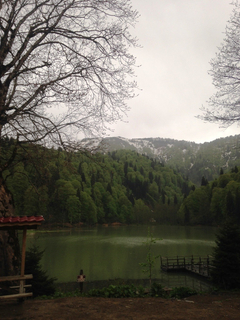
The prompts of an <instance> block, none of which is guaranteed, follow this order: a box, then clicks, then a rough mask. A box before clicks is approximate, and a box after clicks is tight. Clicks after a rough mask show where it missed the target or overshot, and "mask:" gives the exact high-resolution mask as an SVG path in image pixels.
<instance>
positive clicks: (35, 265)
mask: <svg viewBox="0 0 240 320" xmlns="http://www.w3.org/2000/svg"><path fill="white" fill-rule="evenodd" d="M43 253H44V251H40V250H39V247H38V246H36V245H33V246H32V247H31V248H30V249H29V250H27V251H26V263H25V264H26V265H25V273H26V274H32V275H33V279H32V280H30V282H31V284H32V288H31V289H30V290H31V292H33V296H34V297H37V296H42V295H47V296H49V295H53V294H54V293H55V286H54V281H56V278H49V277H48V276H47V273H46V271H43V270H42V268H41V265H40V261H41V259H42V256H43Z"/></svg>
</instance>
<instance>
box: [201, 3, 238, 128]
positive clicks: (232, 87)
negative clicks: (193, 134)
mask: <svg viewBox="0 0 240 320" xmlns="http://www.w3.org/2000/svg"><path fill="white" fill-rule="evenodd" d="M232 4H233V5H234V8H233V12H232V15H231V17H230V20H229V21H228V24H227V26H226V30H225V39H224V41H223V43H222V44H221V46H220V47H219V48H218V52H217V53H216V56H215V58H214V59H212V60H211V62H210V64H211V70H210V72H209V74H210V75H211V77H212V79H213V84H214V86H215V87H216V93H215V94H214V95H213V96H212V97H211V98H210V99H209V101H208V107H207V108H202V110H203V113H204V115H202V116H199V118H201V119H204V120H206V121H209V122H218V123H220V124H221V126H223V127H228V126H230V125H232V124H233V123H236V122H238V121H239V120H240V4H239V2H238V1H234V2H233V3H232Z"/></svg>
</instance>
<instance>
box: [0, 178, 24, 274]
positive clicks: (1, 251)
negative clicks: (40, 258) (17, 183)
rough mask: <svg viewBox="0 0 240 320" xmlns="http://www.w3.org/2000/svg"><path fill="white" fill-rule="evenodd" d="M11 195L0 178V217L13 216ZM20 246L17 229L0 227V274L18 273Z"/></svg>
mask: <svg viewBox="0 0 240 320" xmlns="http://www.w3.org/2000/svg"><path fill="white" fill-rule="evenodd" d="M13 213H14V207H13V201H12V196H11V194H10V192H9V191H8V190H7V188H6V186H5V184H4V181H3V179H2V178H0V217H10V216H13ZM19 261H20V247H19V241H18V237H17V231H15V230H9V231H1V229H0V276H8V275H14V274H18V268H19Z"/></svg>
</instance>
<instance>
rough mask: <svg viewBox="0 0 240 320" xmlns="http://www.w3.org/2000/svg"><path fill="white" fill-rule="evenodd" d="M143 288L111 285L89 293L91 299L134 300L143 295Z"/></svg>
mask: <svg viewBox="0 0 240 320" xmlns="http://www.w3.org/2000/svg"><path fill="white" fill-rule="evenodd" d="M143 291H144V290H143V288H142V287H139V288H137V287H135V286H134V285H118V286H114V285H110V286H109V287H107V288H103V289H92V290H90V291H89V292H88V296H90V297H103V298H132V297H139V296H142V295H143Z"/></svg>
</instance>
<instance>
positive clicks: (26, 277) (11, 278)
mask: <svg viewBox="0 0 240 320" xmlns="http://www.w3.org/2000/svg"><path fill="white" fill-rule="evenodd" d="M32 278H33V275H32V274H25V275H24V276H23V277H22V276H20V275H18V276H5V277H0V282H4V281H18V280H28V279H32Z"/></svg>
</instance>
